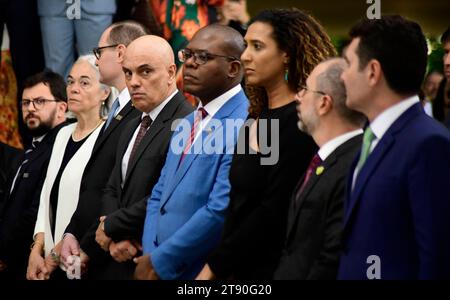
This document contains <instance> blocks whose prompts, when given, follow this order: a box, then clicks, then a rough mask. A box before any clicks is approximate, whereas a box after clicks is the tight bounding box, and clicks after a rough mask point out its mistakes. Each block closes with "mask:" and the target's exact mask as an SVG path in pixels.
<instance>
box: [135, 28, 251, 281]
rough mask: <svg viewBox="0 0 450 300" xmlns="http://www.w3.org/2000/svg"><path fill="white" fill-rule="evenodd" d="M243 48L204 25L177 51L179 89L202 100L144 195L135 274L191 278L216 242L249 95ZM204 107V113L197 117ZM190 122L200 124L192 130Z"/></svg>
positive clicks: (236, 38) (230, 35)
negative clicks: (181, 67)
mask: <svg viewBox="0 0 450 300" xmlns="http://www.w3.org/2000/svg"><path fill="white" fill-rule="evenodd" d="M244 49H245V46H244V41H243V38H242V36H241V35H240V34H239V33H238V32H237V31H235V30H234V29H232V28H229V27H225V26H221V25H210V26H208V27H205V28H203V29H201V30H200V31H198V32H197V33H196V34H195V36H194V37H193V39H192V40H191V42H190V43H189V44H188V46H187V48H186V49H183V50H181V51H180V54H179V57H180V60H181V61H182V62H184V70H183V74H184V75H183V76H184V77H183V78H184V86H185V91H187V92H189V93H191V94H193V95H195V96H197V97H198V98H199V99H200V100H201V103H200V104H199V108H198V109H197V110H196V111H194V113H192V114H190V115H189V116H188V117H187V118H186V119H185V120H182V121H181V123H179V126H178V128H177V129H176V131H175V133H174V135H173V137H172V141H171V147H170V149H169V152H168V155H167V159H166V163H165V165H164V167H163V170H162V172H161V176H160V178H159V180H158V183H157V184H156V186H155V187H154V188H153V192H152V194H151V197H150V198H149V200H148V204H147V216H146V220H145V225H144V234H143V243H142V244H143V252H144V256H142V257H140V258H137V259H135V262H136V263H138V265H137V267H136V272H135V277H136V278H137V279H158V278H160V279H194V278H195V275H196V274H198V272H199V271H200V269H201V267H202V266H203V265H204V264H205V260H206V257H207V255H208V254H209V253H210V252H211V250H212V249H213V248H214V247H215V246H216V245H217V242H218V240H219V238H220V233H221V230H222V225H223V221H224V213H225V210H226V208H227V207H228V201H229V197H228V193H229V190H230V183H229V180H228V173H229V169H230V165H231V159H232V154H233V150H234V146H235V144H236V142H237V137H238V131H239V127H240V126H239V125H238V126H236V124H235V123H239V122H240V123H242V124H243V123H244V121H245V119H246V118H247V109H248V99H247V97H246V96H245V94H244V92H243V91H242V88H241V86H240V82H241V79H242V73H243V72H242V71H243V70H242V65H241V63H240V61H239V57H240V55H241V54H242V52H243V51H244ZM202 111H206V113H207V114H206V115H205V114H203V115H202V117H203V119H202V121H201V122H200V121H199V120H200V119H201V118H200V115H201V112H202ZM236 121H237V122H236ZM185 125H188V126H187V127H188V129H187V131H186V126H185ZM196 125H197V126H196ZM191 127H194V128H196V129H201V130H196V131H195V132H194V133H192V132H191ZM196 132H198V134H196ZM191 137H192V138H193V142H192V143H191V142H190V138H191ZM180 139H183V140H185V141H186V140H187V146H186V143H182V144H181V145H180V144H179V142H180ZM190 145H192V146H191V147H190ZM176 148H178V149H176Z"/></svg>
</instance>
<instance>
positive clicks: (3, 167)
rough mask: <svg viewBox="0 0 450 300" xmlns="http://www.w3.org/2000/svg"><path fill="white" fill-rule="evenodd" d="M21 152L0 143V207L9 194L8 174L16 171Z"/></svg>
mask: <svg viewBox="0 0 450 300" xmlns="http://www.w3.org/2000/svg"><path fill="white" fill-rule="evenodd" d="M22 153H23V151H22V150H19V149H16V148H13V147H11V146H9V145H7V144H4V143H2V142H0V207H1V205H2V204H3V199H4V197H5V196H6V195H7V194H8V193H9V189H8V186H7V180H8V177H9V175H10V173H12V172H14V170H17V167H18V166H19V163H20V158H21V155H22Z"/></svg>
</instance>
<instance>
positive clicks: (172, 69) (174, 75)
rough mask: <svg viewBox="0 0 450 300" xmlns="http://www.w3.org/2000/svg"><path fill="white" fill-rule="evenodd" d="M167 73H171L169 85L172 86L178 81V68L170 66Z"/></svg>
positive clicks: (173, 65)
mask: <svg viewBox="0 0 450 300" xmlns="http://www.w3.org/2000/svg"><path fill="white" fill-rule="evenodd" d="M167 72H168V73H169V81H168V84H169V85H172V84H173V83H175V82H176V80H177V66H176V65H175V64H172V65H170V66H169V68H168V70H167Z"/></svg>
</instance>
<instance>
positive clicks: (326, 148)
mask: <svg viewBox="0 0 450 300" xmlns="http://www.w3.org/2000/svg"><path fill="white" fill-rule="evenodd" d="M363 132H364V131H363V130H362V129H357V130H353V131H350V132H347V133H344V134H341V135H339V136H337V137H335V138H334V139H332V140H330V141H328V142H326V143H325V144H324V145H323V146H322V147H320V149H319V152H318V154H319V156H320V158H321V159H322V161H325V159H327V157H328V156H330V154H331V153H333V151H334V150H336V148H337V147H339V146H340V145H342V144H343V143H345V142H347V141H348V140H350V139H351V138H353V137H355V136H357V135H358V134H363Z"/></svg>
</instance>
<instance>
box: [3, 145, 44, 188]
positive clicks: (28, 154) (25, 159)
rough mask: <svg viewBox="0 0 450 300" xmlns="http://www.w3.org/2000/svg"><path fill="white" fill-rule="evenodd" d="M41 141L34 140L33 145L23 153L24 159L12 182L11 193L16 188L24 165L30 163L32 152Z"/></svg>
mask: <svg viewBox="0 0 450 300" xmlns="http://www.w3.org/2000/svg"><path fill="white" fill-rule="evenodd" d="M39 143H40V142H39V141H33V142H32V143H31V147H30V148H28V149H27V150H26V151H25V153H24V154H23V160H22V163H21V164H20V167H19V169H17V173H16V176H15V177H14V180H13V183H12V185H11V190H10V193H12V191H13V190H14V188H15V185H16V181H17V178H18V177H19V173H20V171H21V170H22V167H23V166H24V165H25V164H26V163H28V160H29V159H30V156H31V153H33V151H34V149H36V148H37V147H38V146H39Z"/></svg>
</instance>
